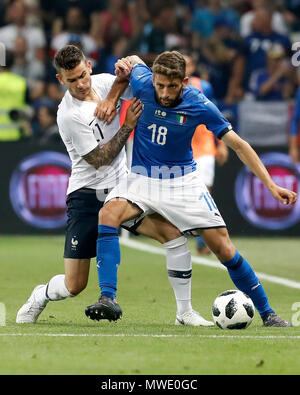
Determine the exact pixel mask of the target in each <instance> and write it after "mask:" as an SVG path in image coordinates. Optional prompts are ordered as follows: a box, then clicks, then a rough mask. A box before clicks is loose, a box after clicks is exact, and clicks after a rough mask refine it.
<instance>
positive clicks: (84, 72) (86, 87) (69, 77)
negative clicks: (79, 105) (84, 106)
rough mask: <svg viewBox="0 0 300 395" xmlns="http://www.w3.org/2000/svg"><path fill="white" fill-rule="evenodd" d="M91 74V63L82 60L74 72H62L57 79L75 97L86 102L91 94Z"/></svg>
mask: <svg viewBox="0 0 300 395" xmlns="http://www.w3.org/2000/svg"><path fill="white" fill-rule="evenodd" d="M91 74H92V67H91V62H87V61H85V60H82V61H81V63H79V65H78V66H76V67H75V68H74V69H73V70H61V72H60V74H57V78H58V80H59V82H60V83H61V84H63V85H65V86H66V87H67V89H68V90H69V92H70V94H71V95H72V96H73V97H75V98H76V99H79V100H84V99H85V98H86V97H87V96H88V95H89V94H90V92H91Z"/></svg>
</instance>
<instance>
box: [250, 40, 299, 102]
mask: <svg viewBox="0 0 300 395" xmlns="http://www.w3.org/2000/svg"><path fill="white" fill-rule="evenodd" d="M289 69H290V66H289V63H288V62H287V61H286V59H285V58H284V52H283V51H282V48H281V47H280V46H279V47H277V46H276V45H275V46H274V47H273V48H272V49H271V50H270V51H269V52H268V54H267V67H266V69H262V70H258V71H257V72H256V73H253V74H252V81H250V87H251V90H252V92H253V94H254V98H255V99H256V100H261V101H281V100H285V99H288V98H290V94H291V92H290V89H289V84H288V80H287V74H288V72H289Z"/></svg>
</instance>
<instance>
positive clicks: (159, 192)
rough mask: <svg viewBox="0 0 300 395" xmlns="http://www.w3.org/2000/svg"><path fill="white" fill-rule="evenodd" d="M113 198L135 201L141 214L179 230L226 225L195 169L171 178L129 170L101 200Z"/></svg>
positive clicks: (188, 230)
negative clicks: (154, 216) (156, 214)
mask: <svg viewBox="0 0 300 395" xmlns="http://www.w3.org/2000/svg"><path fill="white" fill-rule="evenodd" d="M115 198H123V199H125V200H128V201H129V202H131V203H134V204H136V205H137V206H138V207H140V208H141V210H142V211H143V212H144V215H150V214H153V213H158V214H160V215H162V216H163V217H164V218H166V219H167V220H168V221H169V222H171V223H172V224H173V225H175V226H176V227H177V228H178V229H179V230H180V231H181V232H182V233H184V232H191V233H192V231H193V230H196V229H208V228H223V227H226V225H225V222H224V220H223V218H222V216H221V214H220V212H219V210H218V208H217V206H216V204H215V202H214V201H213V199H212V197H211V195H210V193H209V192H208V190H207V188H206V186H205V184H204V182H203V181H202V180H201V177H200V175H199V172H198V171H194V172H192V173H190V174H187V175H185V176H183V177H177V178H174V179H171V180H170V179H163V180H160V179H156V178H150V177H145V176H142V175H139V174H135V173H130V174H129V175H128V176H127V179H124V180H123V181H121V182H120V184H118V185H117V186H116V187H115V188H114V189H113V190H112V191H111V192H110V193H109V194H108V196H107V198H106V200H105V203H107V202H108V201H110V200H112V199H115Z"/></svg>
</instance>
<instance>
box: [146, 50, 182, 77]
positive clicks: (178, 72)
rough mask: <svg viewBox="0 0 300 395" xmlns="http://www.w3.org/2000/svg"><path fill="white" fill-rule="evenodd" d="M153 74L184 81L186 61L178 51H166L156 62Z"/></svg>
mask: <svg viewBox="0 0 300 395" xmlns="http://www.w3.org/2000/svg"><path fill="white" fill-rule="evenodd" d="M152 72H153V73H157V74H163V75H165V76H167V77H170V78H179V79H181V80H182V81H183V80H184V78H185V73H186V63H185V59H184V57H183V55H182V54H181V53H180V52H178V51H165V52H163V53H161V54H160V55H158V56H157V58H156V59H155V60H154V63H153V66H152Z"/></svg>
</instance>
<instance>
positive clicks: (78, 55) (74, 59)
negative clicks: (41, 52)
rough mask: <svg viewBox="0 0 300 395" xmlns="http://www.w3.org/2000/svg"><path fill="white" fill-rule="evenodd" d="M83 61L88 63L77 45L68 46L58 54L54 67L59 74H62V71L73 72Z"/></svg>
mask: <svg viewBox="0 0 300 395" xmlns="http://www.w3.org/2000/svg"><path fill="white" fill-rule="evenodd" d="M82 60H84V61H86V58H85V56H84V53H83V52H82V50H81V49H80V48H78V47H77V46H76V45H71V44H68V45H65V46H64V47H62V48H61V49H59V50H58V51H57V52H56V54H55V56H54V60H53V65H54V67H55V68H56V70H57V71H58V72H60V70H61V69H63V70H73V69H75V67H77V66H78V65H79V63H80V62H81V61H82Z"/></svg>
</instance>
